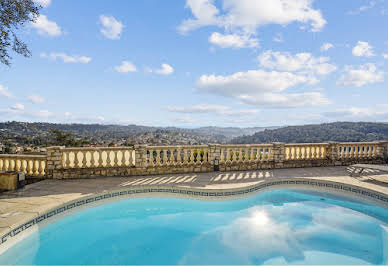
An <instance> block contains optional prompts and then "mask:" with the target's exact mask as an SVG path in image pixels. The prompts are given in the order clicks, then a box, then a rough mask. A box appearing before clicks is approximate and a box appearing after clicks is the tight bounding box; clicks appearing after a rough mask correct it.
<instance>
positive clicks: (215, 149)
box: [209, 144, 221, 171]
mask: <svg viewBox="0 0 388 266" xmlns="http://www.w3.org/2000/svg"><path fill="white" fill-rule="evenodd" d="M220 159H221V147H220V145H219V144H211V145H209V162H210V163H211V164H212V165H213V167H214V168H213V170H214V171H219V170H220V166H219V164H220Z"/></svg>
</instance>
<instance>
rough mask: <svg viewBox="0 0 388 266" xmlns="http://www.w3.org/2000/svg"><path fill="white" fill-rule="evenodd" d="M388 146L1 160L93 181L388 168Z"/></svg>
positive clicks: (68, 152)
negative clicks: (260, 171)
mask: <svg viewBox="0 0 388 266" xmlns="http://www.w3.org/2000/svg"><path fill="white" fill-rule="evenodd" d="M387 157H388V142H360V143H336V142H331V143H292V144H285V143H271V144H249V145H218V144H212V145H186V146H142V145H135V146H131V147H88V148H65V147H59V146H56V147H48V148H47V154H46V155H39V156H36V155H33V156H32V155H31V156H28V155H0V170H3V171H11V170H12V171H23V172H25V173H26V175H27V176H44V177H46V178H87V177H96V176H131V175H149V174H167V173H189V172H211V171H230V170H254V169H272V168H290V167H313V166H330V165H331V166H334V165H350V164H354V163H384V162H387Z"/></svg>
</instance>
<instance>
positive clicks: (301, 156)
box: [299, 146, 306, 160]
mask: <svg viewBox="0 0 388 266" xmlns="http://www.w3.org/2000/svg"><path fill="white" fill-rule="evenodd" d="M305 149H306V147H305V146H300V147H299V159H300V160H303V159H305V157H304V153H305Z"/></svg>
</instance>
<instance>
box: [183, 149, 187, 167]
mask: <svg viewBox="0 0 388 266" xmlns="http://www.w3.org/2000/svg"><path fill="white" fill-rule="evenodd" d="M187 160H188V158H187V149H183V163H185V164H187V163H188V162H187Z"/></svg>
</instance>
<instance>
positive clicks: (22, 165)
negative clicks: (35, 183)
mask: <svg viewBox="0 0 388 266" xmlns="http://www.w3.org/2000/svg"><path fill="white" fill-rule="evenodd" d="M25 162H26V160H25V159H22V160H20V171H22V172H24V173H25V172H26V165H25V164H24V163H25Z"/></svg>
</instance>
